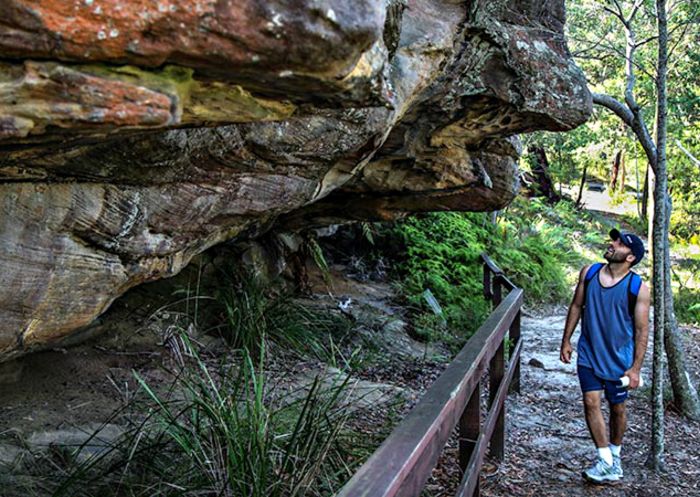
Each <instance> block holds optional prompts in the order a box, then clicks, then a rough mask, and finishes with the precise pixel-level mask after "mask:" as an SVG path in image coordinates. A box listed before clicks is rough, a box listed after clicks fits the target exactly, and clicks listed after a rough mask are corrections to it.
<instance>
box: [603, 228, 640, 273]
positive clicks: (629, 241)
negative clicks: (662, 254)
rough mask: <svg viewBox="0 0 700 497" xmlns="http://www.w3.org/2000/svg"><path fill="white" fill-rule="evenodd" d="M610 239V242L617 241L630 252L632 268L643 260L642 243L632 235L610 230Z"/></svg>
mask: <svg viewBox="0 0 700 497" xmlns="http://www.w3.org/2000/svg"><path fill="white" fill-rule="evenodd" d="M610 238H611V239H612V240H617V239H619V240H620V241H621V242H622V243H623V244H624V245H625V246H627V247H629V248H630V249H631V250H632V254H633V255H634V262H633V263H632V265H633V266H634V265H636V264H639V263H640V262H641V260H642V259H643V258H644V252H645V250H644V242H642V240H641V239H640V238H639V237H638V236H637V235H635V234H634V233H624V232H621V231H619V230H616V229H611V230H610Z"/></svg>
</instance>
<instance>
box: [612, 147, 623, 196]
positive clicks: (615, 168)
mask: <svg viewBox="0 0 700 497" xmlns="http://www.w3.org/2000/svg"><path fill="white" fill-rule="evenodd" d="M621 157H622V150H618V151H617V152H615V158H614V159H613V162H612V172H611V173H610V192H614V191H615V190H617V179H618V176H619V175H620V159H621Z"/></svg>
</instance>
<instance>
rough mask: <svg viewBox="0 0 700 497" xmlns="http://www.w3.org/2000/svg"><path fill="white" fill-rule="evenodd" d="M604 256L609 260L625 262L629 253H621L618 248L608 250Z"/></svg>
mask: <svg viewBox="0 0 700 497" xmlns="http://www.w3.org/2000/svg"><path fill="white" fill-rule="evenodd" d="M603 257H605V260H606V261H608V262H625V261H626V260H627V254H621V253H619V252H618V251H617V250H613V251H612V252H610V251H606V252H605V254H603Z"/></svg>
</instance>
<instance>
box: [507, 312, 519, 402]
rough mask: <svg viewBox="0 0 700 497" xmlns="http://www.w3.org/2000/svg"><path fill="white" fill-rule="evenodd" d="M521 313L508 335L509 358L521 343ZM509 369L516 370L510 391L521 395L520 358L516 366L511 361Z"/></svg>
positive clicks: (517, 315) (516, 317)
mask: <svg viewBox="0 0 700 497" xmlns="http://www.w3.org/2000/svg"><path fill="white" fill-rule="evenodd" d="M521 313H522V311H520V310H519V311H518V313H517V314H516V315H515V319H513V322H512V323H511V325H510V331H509V333H508V337H509V338H510V350H509V352H508V357H513V349H514V348H515V346H516V345H517V344H518V342H519V341H520V314H521ZM508 367H511V368H515V372H514V373H513V381H512V382H511V384H510V391H511V392H517V393H518V394H519V393H520V357H518V360H517V361H515V364H513V361H512V360H511V362H510V365H509V366H508Z"/></svg>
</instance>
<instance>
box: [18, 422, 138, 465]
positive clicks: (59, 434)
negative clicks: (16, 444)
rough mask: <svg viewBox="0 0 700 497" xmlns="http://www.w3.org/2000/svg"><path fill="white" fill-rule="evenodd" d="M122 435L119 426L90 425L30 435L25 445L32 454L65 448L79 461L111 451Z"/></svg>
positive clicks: (122, 431)
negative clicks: (71, 451) (51, 448)
mask: <svg viewBox="0 0 700 497" xmlns="http://www.w3.org/2000/svg"><path fill="white" fill-rule="evenodd" d="M123 433H124V429H123V428H121V427H120V426H117V425H113V424H107V425H101V424H99V423H91V424H89V425H86V426H81V427H74V428H66V429H62V430H51V431H43V432H35V433H32V434H31V435H30V436H29V438H28V439H27V445H28V446H29V448H30V450H31V451H32V452H40V451H45V450H48V449H49V448H50V447H59V448H66V449H69V450H73V451H75V452H74V453H73V455H74V456H75V457H76V458H77V459H78V460H79V461H85V460H87V459H89V458H91V457H95V456H101V455H103V454H105V453H106V452H108V451H109V450H111V448H112V447H113V445H114V444H115V442H116V441H117V440H118V439H119V437H121V436H122V435H123Z"/></svg>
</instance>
